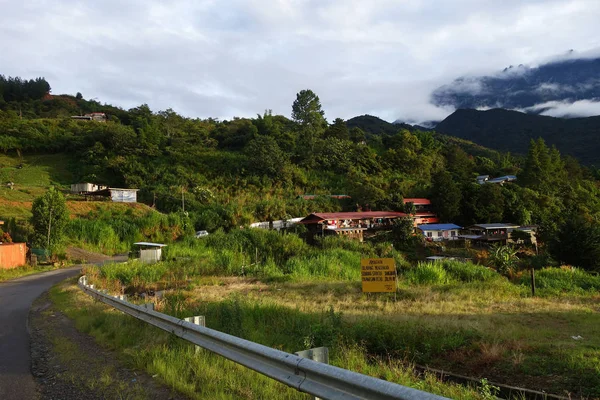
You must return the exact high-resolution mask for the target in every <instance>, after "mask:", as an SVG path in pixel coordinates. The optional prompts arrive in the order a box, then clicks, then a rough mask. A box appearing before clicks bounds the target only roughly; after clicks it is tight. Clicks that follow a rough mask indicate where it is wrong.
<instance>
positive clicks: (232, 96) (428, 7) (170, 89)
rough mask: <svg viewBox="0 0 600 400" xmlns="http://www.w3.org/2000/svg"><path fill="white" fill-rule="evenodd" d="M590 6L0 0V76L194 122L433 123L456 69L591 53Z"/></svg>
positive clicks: (441, 113) (580, 0) (391, 0)
mask: <svg viewBox="0 0 600 400" xmlns="http://www.w3.org/2000/svg"><path fill="white" fill-rule="evenodd" d="M599 18H600V1H598V0H572V1H568V0H556V1H554V0H503V1H499V0H452V1H450V0H448V1H446V0H370V1H365V0H221V1H217V0H189V1H188V0H163V1H158V0H120V1H117V0H103V1H98V0H96V1H91V0H60V1H43V0H39V1H35V0H20V1H17V0H0V73H1V74H3V75H9V76H15V75H18V76H22V77H26V78H31V77H36V76H44V77H46V79H48V80H49V82H50V84H51V86H52V92H53V93H54V94H60V93H70V94H75V93H76V92H78V91H79V92H81V93H82V94H83V95H84V97H85V98H96V99H97V100H99V101H100V102H103V103H104V102H106V103H112V104H114V105H118V106H121V107H123V108H130V107H134V106H137V105H139V104H142V103H147V104H149V105H150V107H151V108H152V109H153V110H162V109H166V108H169V107H171V108H173V109H174V110H175V111H177V112H180V113H182V114H184V115H187V116H191V117H202V118H203V117H218V118H231V117H233V116H254V115H256V114H257V113H262V112H263V111H264V110H265V109H272V110H273V112H274V113H277V114H283V115H287V116H289V115H290V113H291V104H292V102H293V100H294V98H295V95H296V93H297V92H298V91H300V90H301V89H305V88H310V89H312V90H313V91H315V92H316V93H317V94H318V95H319V97H320V98H321V102H322V104H323V108H324V110H325V113H326V116H327V118H328V119H329V120H333V119H334V118H336V117H341V118H350V117H353V116H356V115H362V114H372V115H377V116H380V117H381V118H384V119H386V120H389V121H393V120H395V119H402V120H407V121H424V120H431V119H441V118H443V117H445V116H446V115H447V114H448V113H449V112H450V111H452V110H447V109H439V108H436V107H434V106H433V105H431V104H429V95H430V93H431V91H432V90H433V89H435V88H436V87H438V86H439V85H441V84H444V83H448V82H450V81H452V80H453V79H454V78H456V77H458V76H461V75H465V74H486V73H493V72H495V71H498V70H501V69H502V68H504V67H505V66H507V65H510V64H515V65H517V64H520V63H526V64H530V65H535V64H536V63H539V62H541V61H543V60H547V59H549V58H551V57H554V56H556V55H557V54H563V53H565V52H566V51H567V50H569V49H576V50H577V51H581V52H586V51H590V50H594V49H597V48H598V47H600V24H599V23H598V20H599Z"/></svg>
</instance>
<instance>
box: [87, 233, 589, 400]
mask: <svg viewBox="0 0 600 400" xmlns="http://www.w3.org/2000/svg"><path fill="white" fill-rule="evenodd" d="M365 256H367V257H393V258H395V259H396V264H397V267H398V271H399V280H398V294H397V295H398V301H397V302H394V301H393V296H390V295H389V294H381V295H380V296H376V297H372V296H371V297H370V296H366V295H365V294H363V293H362V292H361V287H360V258H361V257H365ZM167 258H168V261H166V262H162V263H158V264H154V265H148V264H139V263H129V264H127V265H108V266H105V267H103V268H101V269H100V268H97V267H89V268H87V269H86V271H85V272H86V274H87V276H88V277H89V279H90V281H91V282H92V283H94V284H96V285H97V286H98V287H102V288H108V289H110V290H111V291H112V292H113V293H127V294H128V295H129V298H130V299H132V300H133V301H136V300H135V299H136V296H139V295H141V293H153V292H155V291H157V290H165V292H164V297H163V298H162V299H156V300H155V303H156V307H157V309H158V310H160V311H161V312H166V313H168V314H171V315H174V316H177V317H180V318H181V317H185V316H190V315H205V316H206V318H207V323H208V326H209V327H211V328H214V329H217V330H220V331H224V332H228V333H231V334H233V335H237V336H241V337H244V338H247V339H249V340H253V341H257V342H259V343H263V344H266V345H269V346H273V347H276V348H280V349H283V350H285V351H288V352H293V351H297V350H299V349H304V348H308V347H315V346H328V347H329V348H330V349H331V352H332V354H333V355H334V360H333V363H334V364H335V365H339V366H343V367H348V368H352V369H354V370H357V371H370V373H375V374H377V375H378V376H380V374H384V373H385V372H384V371H390V370H395V368H401V369H403V370H404V371H405V372H403V373H401V374H400V375H401V376H405V375H406V374H407V372H406V371H410V368H411V365H412V364H413V363H415V364H418V365H429V366H433V367H437V368H441V369H444V370H445V371H451V372H456V373H461V374H467V375H471V376H473V377H477V378H488V379H490V380H491V381H496V382H504V383H507V384H510V385H517V386H523V387H528V388H531V389H544V390H545V391H546V392H551V393H556V394H563V395H568V394H571V395H575V396H587V397H596V396H598V395H600V393H599V392H598V391H597V388H598V387H600V381H598V375H597V372H596V361H595V360H597V358H598V357H599V356H600V353H599V350H598V349H600V342H598V341H597V340H596V339H595V336H594V331H595V326H596V324H597V323H599V322H600V321H599V320H598V318H596V317H595V316H594V315H595V314H594V313H593V312H592V311H591V310H593V308H594V304H595V299H596V297H597V290H598V288H600V281H599V280H598V277H596V276H593V275H590V274H589V273H586V272H584V271H582V270H578V269H558V268H543V269H540V270H538V271H537V273H536V275H537V277H538V290H537V294H538V296H537V297H531V296H530V291H529V284H530V282H529V274H528V273H527V271H524V273H521V272H520V271H517V270H515V271H514V273H513V278H512V279H510V280H509V279H508V278H506V277H505V276H503V275H502V274H500V273H498V271H496V270H494V269H492V268H487V267H484V266H481V265H477V264H472V263H469V262H466V263H465V262H459V261H444V262H436V263H417V264H416V265H411V263H409V262H407V261H406V260H405V259H404V257H403V255H402V254H401V253H400V252H398V251H396V250H393V249H392V248H391V247H389V246H386V245H385V244H365V245H362V246H361V245H359V244H357V243H355V242H352V241H348V240H345V239H341V238H335V237H330V238H327V239H326V240H324V241H323V242H321V243H319V245H318V246H317V247H307V245H306V244H304V243H303V242H302V241H301V240H299V238H298V237H297V236H296V235H294V234H287V235H279V234H277V233H275V232H269V231H263V230H233V231H231V232H229V233H224V232H217V233H216V234H211V235H209V236H208V237H205V238H202V239H198V240H193V241H192V240H189V241H187V242H180V243H178V244H174V245H172V246H169V247H168V248H167ZM256 261H258V262H256ZM105 314H106V311H104V312H101V313H100V314H99V315H96V316H94V317H93V318H106V317H105V316H103V315H105ZM77 318H78V320H79V319H83V318H84V317H83V315H80V316H78V317H77ZM89 318H92V317H89ZM565 321H568V324H569V332H573V333H572V335H571V334H569V336H565V331H564V326H563V324H564V323H566V322H565ZM86 324H90V325H92V322H86ZM498 327H502V329H498ZM86 329H87V328H86ZM93 332H95V334H96V335H100V336H101V337H102V336H105V335H107V336H109V335H112V334H114V332H113V328H110V327H104V326H101V327H100V326H97V327H96V328H94V331H93ZM111 332H113V333H111ZM578 335H579V336H582V337H584V338H585V343H583V342H577V341H574V340H573V339H571V337H570V336H578ZM103 340H104V339H103ZM348 352H350V353H348ZM154 354H155V357H158V358H159V359H160V357H163V356H160V355H158V354H157V353H154ZM348 354H353V358H354V357H357V356H359V355H360V357H359V358H358V359H355V361H352V362H350V361H349V360H348V358H347V357H348ZM358 360H362V361H360V362H359V361H358ZM145 363H146V364H148V363H149V361H148V360H146V361H145ZM150 364H151V363H150ZM380 368H381V369H380ZM408 374H409V375H410V373H408ZM381 376H387V375H381ZM548 377H551V378H548ZM392 380H394V378H392ZM179 384H181V383H179ZM411 385H413V383H411ZM417 387H421V388H423V386H417ZM432 390H434V391H435V392H437V393H448V392H445V391H444V390H447V389H441V388H438V389H432ZM480 390H481V392H480V394H479V395H468V394H465V393H463V394H461V395H457V394H453V395H452V396H451V397H460V396H465V397H468V396H475V398H478V396H482V395H483V394H482V393H483V389H480ZM255 393H257V392H255ZM249 396H250V395H249Z"/></svg>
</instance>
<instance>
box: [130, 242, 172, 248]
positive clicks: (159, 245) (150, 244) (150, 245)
mask: <svg viewBox="0 0 600 400" xmlns="http://www.w3.org/2000/svg"><path fill="white" fill-rule="evenodd" d="M134 244H135V245H136V246H148V247H165V246H166V244H162V243H151V242H136V243H134Z"/></svg>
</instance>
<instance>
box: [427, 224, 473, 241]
mask: <svg viewBox="0 0 600 400" xmlns="http://www.w3.org/2000/svg"><path fill="white" fill-rule="evenodd" d="M461 229H462V227H460V226H458V225H454V224H423V225H417V231H420V232H421V234H423V236H425V239H427V240H429V241H433V242H439V241H442V240H458V238H459V232H460V230H461Z"/></svg>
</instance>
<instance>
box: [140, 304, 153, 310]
mask: <svg viewBox="0 0 600 400" xmlns="http://www.w3.org/2000/svg"><path fill="white" fill-rule="evenodd" d="M142 307H144V308H145V309H146V310H152V311H154V303H144V304H142Z"/></svg>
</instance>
